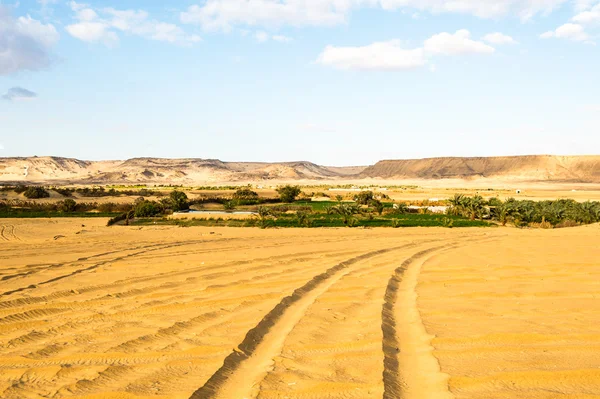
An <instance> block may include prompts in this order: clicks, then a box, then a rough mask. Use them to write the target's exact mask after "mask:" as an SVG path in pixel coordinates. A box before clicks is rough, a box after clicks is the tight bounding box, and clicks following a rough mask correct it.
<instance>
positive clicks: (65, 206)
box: [58, 198, 77, 212]
mask: <svg viewBox="0 0 600 399" xmlns="http://www.w3.org/2000/svg"><path fill="white" fill-rule="evenodd" d="M76 209H77V202H75V200H72V199H70V198H69V199H66V200H64V201H60V202H59V203H58V210H59V211H61V212H75V210H76Z"/></svg>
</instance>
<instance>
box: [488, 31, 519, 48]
mask: <svg viewBox="0 0 600 399" xmlns="http://www.w3.org/2000/svg"><path fill="white" fill-rule="evenodd" d="M483 41H484V42H488V43H492V44H497V45H502V44H517V41H515V39H513V38H512V37H510V36H508V35H505V34H502V33H500V32H495V33H489V34H487V35H485V36H484V37H483Z"/></svg>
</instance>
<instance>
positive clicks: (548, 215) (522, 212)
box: [448, 194, 600, 228]
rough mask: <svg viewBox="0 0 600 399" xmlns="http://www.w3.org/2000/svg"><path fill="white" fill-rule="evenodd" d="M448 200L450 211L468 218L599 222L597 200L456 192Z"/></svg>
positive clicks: (539, 223) (519, 223)
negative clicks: (494, 196)
mask: <svg viewBox="0 0 600 399" xmlns="http://www.w3.org/2000/svg"><path fill="white" fill-rule="evenodd" d="M450 203H451V208H449V210H448V213H449V214H451V215H459V216H463V217H467V218H469V219H470V220H475V219H480V220H483V219H486V218H487V219H492V220H495V221H497V222H498V223H500V224H502V225H503V226H504V225H506V224H508V223H512V224H513V225H514V226H516V227H541V228H553V227H557V228H560V227H571V226H578V225H584V224H591V223H597V222H600V202H591V201H588V202H583V203H579V202H577V201H574V200H570V199H561V200H555V201H540V202H535V201H530V200H523V201H519V200H516V199H514V198H509V199H508V200H506V201H501V200H499V199H497V198H491V199H490V200H489V201H486V200H484V199H483V198H482V197H480V196H475V197H468V196H465V195H462V194H456V195H454V197H453V198H452V199H451V200H450Z"/></svg>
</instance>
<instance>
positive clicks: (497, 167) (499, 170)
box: [360, 155, 600, 183]
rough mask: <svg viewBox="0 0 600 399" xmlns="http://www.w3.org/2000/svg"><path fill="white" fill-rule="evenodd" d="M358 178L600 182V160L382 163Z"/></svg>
mask: <svg viewBox="0 0 600 399" xmlns="http://www.w3.org/2000/svg"><path fill="white" fill-rule="evenodd" d="M360 177H363V178H381V179H392V178H393V179H449V178H455V179H476V178H501V179H506V180H512V179H518V180H529V181H573V182H593V183H597V182H600V156H551V155H536V156H518V157H489V158H483V157H474V158H429V159H410V160H397V161H392V160H389V161H381V162H378V163H377V164H375V165H373V166H370V167H368V168H366V169H365V170H364V171H363V172H362V173H361V174H360Z"/></svg>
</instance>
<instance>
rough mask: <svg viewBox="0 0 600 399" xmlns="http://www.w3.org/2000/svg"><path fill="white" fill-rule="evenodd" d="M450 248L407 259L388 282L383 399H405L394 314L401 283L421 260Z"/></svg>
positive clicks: (422, 253)
mask: <svg viewBox="0 0 600 399" xmlns="http://www.w3.org/2000/svg"><path fill="white" fill-rule="evenodd" d="M449 247H450V245H442V246H438V247H434V248H430V249H426V250H424V251H421V252H418V253H416V254H414V255H413V256H411V257H410V258H408V259H406V260H405V261H404V262H403V263H402V265H401V266H400V267H399V268H397V269H396V270H395V271H394V275H393V276H392V278H391V279H390V280H389V282H388V285H387V288H386V291H385V296H384V303H383V309H382V312H381V319H382V323H381V330H382V332H383V343H382V348H383V356H384V360H383V365H384V369H383V386H384V393H383V399H398V398H403V395H402V390H403V388H402V384H401V382H400V378H399V376H400V361H399V359H398V353H399V351H400V342H399V340H398V335H397V332H396V331H397V328H398V325H397V320H396V316H395V314H394V313H395V307H396V302H397V299H398V290H399V288H400V283H401V282H402V278H403V276H404V272H405V271H406V270H407V269H408V267H409V266H410V265H411V264H412V263H413V262H415V261H416V260H418V259H419V258H422V257H424V256H426V255H429V254H431V253H433V252H436V251H439V250H442V249H444V248H449Z"/></svg>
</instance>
